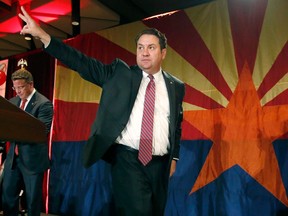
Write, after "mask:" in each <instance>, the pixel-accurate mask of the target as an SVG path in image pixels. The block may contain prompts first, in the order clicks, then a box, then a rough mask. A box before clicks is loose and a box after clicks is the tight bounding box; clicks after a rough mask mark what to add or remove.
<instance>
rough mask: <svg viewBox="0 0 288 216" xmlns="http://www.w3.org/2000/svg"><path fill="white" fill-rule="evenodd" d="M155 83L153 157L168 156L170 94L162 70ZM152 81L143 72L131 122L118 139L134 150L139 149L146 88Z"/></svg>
mask: <svg viewBox="0 0 288 216" xmlns="http://www.w3.org/2000/svg"><path fill="white" fill-rule="evenodd" d="M153 76H154V81H155V88H156V92H155V111H154V125H153V152H152V154H153V155H160V156H161V155H165V154H168V149H169V147H170V146H169V139H168V136H169V116H170V107H169V99H168V92H167V88H166V85H165V81H164V77H163V74H162V70H160V71H159V72H157V73H156V74H153ZM149 81H150V79H149V77H148V74H147V73H145V72H143V78H142V81H141V84H140V88H139V91H138V94H137V97H136V100H135V103H134V106H133V109H132V112H131V115H130V118H129V121H128V123H127V125H126V127H125V128H124V130H123V131H122V133H121V135H120V136H119V137H118V138H117V139H116V143H120V144H123V145H127V146H129V147H131V148H134V149H137V150H138V149H139V142H140V134H141V124H142V116H143V110H144V98H145V91H146V87H147V85H148V83H149Z"/></svg>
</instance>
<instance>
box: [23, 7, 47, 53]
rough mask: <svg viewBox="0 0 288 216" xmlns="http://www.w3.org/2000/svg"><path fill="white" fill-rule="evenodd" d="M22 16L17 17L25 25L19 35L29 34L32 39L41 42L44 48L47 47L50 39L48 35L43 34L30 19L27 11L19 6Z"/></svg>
mask: <svg viewBox="0 0 288 216" xmlns="http://www.w3.org/2000/svg"><path fill="white" fill-rule="evenodd" d="M21 11H22V14H21V13H19V14H18V15H19V17H20V18H21V19H22V20H23V21H24V22H25V23H26V25H25V26H23V28H22V30H21V31H20V34H22V35H25V34H31V35H32V36H33V37H35V38H37V39H40V40H41V42H42V43H43V44H44V47H47V46H48V45H49V43H50V40H51V37H50V35H49V34H48V33H47V32H45V31H44V30H43V29H42V28H41V27H40V26H39V25H38V24H37V23H36V22H35V21H34V20H33V19H32V18H31V16H29V14H28V13H27V11H26V10H25V9H24V7H23V6H21Z"/></svg>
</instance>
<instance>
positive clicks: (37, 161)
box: [5, 91, 53, 174]
mask: <svg viewBox="0 0 288 216" xmlns="http://www.w3.org/2000/svg"><path fill="white" fill-rule="evenodd" d="M10 102H11V103H12V104H14V105H16V106H18V107H19V106H20V103H21V99H20V98H19V97H18V96H16V97H13V98H11V99H10ZM25 111H26V112H27V113H30V114H31V115H33V116H34V117H36V118H37V119H39V120H40V121H42V122H43V123H44V124H45V125H46V133H47V135H48V133H49V131H50V127H51V123H52V117H53V105H52V103H51V102H50V101H49V100H48V99H47V98H46V97H45V96H44V95H42V94H40V93H39V92H37V91H36V92H35V94H34V95H33V96H32V98H31V100H30V101H29V103H28V104H27V107H26V109H25ZM47 140H48V137H47ZM18 143H19V144H18V150H19V159H20V163H21V165H22V166H23V167H25V168H26V169H25V170H27V172H29V173H30V174H36V173H40V172H44V171H45V170H46V169H47V168H48V167H49V164H50V163H49V156H48V143H47V142H46V143H27V142H18ZM14 148H15V142H11V146H10V149H9V152H8V154H7V158H6V160H5V168H7V169H8V168H12V162H13V158H14V154H15V153H14Z"/></svg>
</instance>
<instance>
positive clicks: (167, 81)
mask: <svg viewBox="0 0 288 216" xmlns="http://www.w3.org/2000/svg"><path fill="white" fill-rule="evenodd" d="M163 77H164V80H165V84H166V88H167V92H168V97H169V105H170V130H171V128H174V127H175V125H174V122H175V113H176V110H175V103H176V101H175V83H174V81H173V80H172V79H171V77H170V76H169V75H168V74H167V73H166V72H165V71H163Z"/></svg>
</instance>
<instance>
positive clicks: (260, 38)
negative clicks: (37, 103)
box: [49, 0, 288, 216]
mask: <svg viewBox="0 0 288 216" xmlns="http://www.w3.org/2000/svg"><path fill="white" fill-rule="evenodd" d="M287 8H288V1H287V0H270V1H269V0H249V1H248V0H215V1H212V2H210V3H206V4H203V5H199V6H196V7H192V8H188V9H186V10H181V11H175V12H172V13H169V14H168V15H163V16H159V17H155V18H150V19H146V20H143V21H139V22H135V23H131V24H128V25H123V26H119V27H115V28H111V29H107V30H103V31H99V32H96V33H91V34H88V35H82V36H78V37H77V38H75V39H72V40H69V41H66V43H68V44H70V45H71V46H74V47H76V48H77V49H80V50H81V51H82V52H84V53H86V54H87V55H90V56H93V57H95V58H97V59H99V60H101V61H103V62H104V63H110V62H111V61H112V60H113V59H114V58H116V57H118V58H121V59H123V60H124V61H126V62H127V63H128V64H129V65H133V64H135V50H136V47H135V43H134V37H135V36H136V34H137V33H138V32H139V31H140V30H142V29H144V28H147V27H155V28H157V29H159V30H160V31H162V32H164V33H165V34H166V36H167V38H168V52H167V56H166V59H165V61H164V64H163V69H164V70H166V71H168V72H170V73H172V74H174V75H175V76H176V77H178V78H180V79H181V80H183V81H184V82H185V83H186V94H185V101H184V104H183V106H184V122H183V125H182V129H183V135H182V141H181V150H180V160H179V161H178V163H177V169H176V172H175V174H174V175H173V176H172V178H171V179H170V184H169V194H168V199H167V206H166V211H165V215H169V216H170V215H171V216H176V215H177V216H178V215H179V216H189V215H191V216H192V215H193V216H194V215H201V216H202V215H203V216H206V215H207V216H213V215H215V216H219V215H221V216H222V215H231V216H235V215H236V216H237V215H239V216H240V215H243V216H244V215H245V216H246V215H257V216H258V215H261V216H262V215H281V214H283V215H285V214H287V211H288V210H287V207H288V199H287V186H288V175H287V170H288V140H287V138H288V136H287V135H288V99H287V98H288V75H287V71H288V25H287V23H288V13H287ZM131 37H132V38H131ZM100 95H101V89H100V88H99V87H97V86H94V85H92V84H91V83H88V82H86V81H84V80H83V79H82V78H80V76H79V75H78V74H77V73H75V72H74V71H71V70H70V69H67V68H66V67H65V65H62V64H61V63H60V62H58V63H57V67H56V79H55V101H54V104H55V109H56V111H55V118H54V127H53V138H52V141H53V145H52V168H51V177H50V191H49V197H50V199H49V200H50V208H49V211H50V212H52V213H58V214H62V215H63V214H64V215H101V216H102V215H113V214H114V212H113V211H114V209H113V200H112V192H111V179H110V167H109V165H107V164H106V163H104V162H103V161H100V162H98V163H96V164H95V165H93V166H92V167H91V168H89V169H84V168H83V167H82V165H81V151H82V147H83V144H84V143H85V141H86V139H87V138H88V136H89V133H90V125H91V124H92V121H93V120H94V117H95V115H97V108H98V104H99V100H100Z"/></svg>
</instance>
